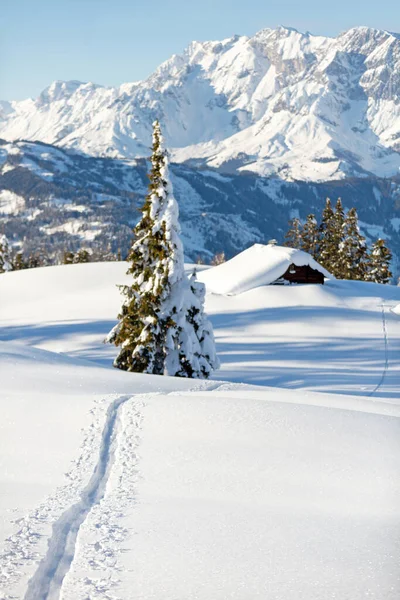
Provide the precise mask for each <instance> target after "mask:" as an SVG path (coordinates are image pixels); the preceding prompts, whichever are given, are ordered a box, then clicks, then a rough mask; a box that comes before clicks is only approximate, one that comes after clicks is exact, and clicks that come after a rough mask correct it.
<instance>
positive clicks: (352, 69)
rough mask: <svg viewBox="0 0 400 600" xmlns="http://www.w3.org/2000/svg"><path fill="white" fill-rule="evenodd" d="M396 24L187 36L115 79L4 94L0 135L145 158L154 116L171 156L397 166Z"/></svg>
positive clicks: (303, 173) (335, 173)
mask: <svg viewBox="0 0 400 600" xmlns="http://www.w3.org/2000/svg"><path fill="white" fill-rule="evenodd" d="M399 72H400V35H399V34H394V33H390V32H387V31H384V30H379V29H373V28H368V27H356V28H351V29H349V30H347V31H345V32H343V33H342V34H340V35H338V36H337V37H325V36H317V35H313V34H310V33H308V32H307V33H301V32H298V31H297V30H295V29H294V28H288V27H280V28H277V29H268V28H267V29H262V30H260V31H259V32H258V33H256V34H255V35H254V36H250V37H248V36H238V35H235V36H232V37H230V38H226V39H225V40H221V41H207V42H192V43H191V44H189V46H188V47H187V48H186V49H185V50H184V52H183V53H182V54H174V55H173V56H171V57H170V58H169V59H167V60H166V61H164V62H163V63H162V64H161V65H160V66H159V67H158V68H157V69H156V70H155V71H154V73H152V74H151V75H150V76H149V77H148V78H146V79H144V80H143V81H139V82H132V83H124V84H122V85H121V86H118V87H116V88H113V87H105V86H101V85H98V84H94V83H90V82H89V83H81V82H78V81H70V82H62V81H56V82H53V83H52V84H50V86H48V87H47V88H46V89H45V90H44V91H43V92H42V93H41V94H40V96H39V97H38V98H37V99H35V100H32V99H29V100H24V101H18V102H2V103H1V105H0V137H3V138H4V139H7V140H9V141H14V140H17V139H27V140H37V141H39V140H40V141H44V142H47V143H50V144H55V145H58V146H61V147H66V148H72V149H75V150H78V151H81V152H84V153H87V154H89V155H93V156H106V157H114V158H136V157H146V156H148V153H149V145H150V142H151V123H152V121H153V120H154V119H155V118H158V119H159V120H160V121H161V123H162V125H163V129H164V133H165V138H166V142H167V144H168V146H169V147H170V148H171V157H172V159H173V160H174V161H175V162H177V163H188V164H189V165H192V166H193V165H194V166H198V165H201V166H207V167H211V168H213V169H217V170H220V171H221V172H225V173H234V172H246V171H247V172H253V173H256V174H258V175H262V176H270V175H279V177H280V178H282V179H286V180H288V181H295V180H300V181H329V180H335V179H345V178H346V177H353V176H356V177H363V176H370V175H375V176H378V177H391V176H394V175H396V174H397V173H398V172H399V169H400V75H398V73H399Z"/></svg>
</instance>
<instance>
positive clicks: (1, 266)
mask: <svg viewBox="0 0 400 600" xmlns="http://www.w3.org/2000/svg"><path fill="white" fill-rule="evenodd" d="M11 270H12V261H11V251H10V245H9V243H8V239H7V238H6V236H5V235H0V273H6V272H7V271H11Z"/></svg>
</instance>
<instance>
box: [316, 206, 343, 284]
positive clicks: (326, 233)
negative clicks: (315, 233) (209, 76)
mask: <svg viewBox="0 0 400 600" xmlns="http://www.w3.org/2000/svg"><path fill="white" fill-rule="evenodd" d="M319 238H320V239H319V251H318V259H319V262H320V263H321V265H322V266H323V267H325V269H327V270H328V271H330V272H332V271H331V269H333V267H334V264H335V255H336V254H337V252H338V247H337V246H336V237H335V213H334V212H333V209H332V205H331V201H330V199H329V198H327V199H326V203H325V208H324V210H323V213H322V220H321V224H320V226H319ZM332 274H333V275H334V273H332Z"/></svg>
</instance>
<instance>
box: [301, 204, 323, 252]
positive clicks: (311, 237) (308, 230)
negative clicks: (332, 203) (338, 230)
mask: <svg viewBox="0 0 400 600" xmlns="http://www.w3.org/2000/svg"><path fill="white" fill-rule="evenodd" d="M318 244H319V232H318V223H317V219H316V218H315V215H312V214H311V215H308V217H307V219H306V222H305V223H304V226H303V231H302V233H301V249H302V250H304V252H308V253H309V254H311V256H312V257H313V258H314V259H315V260H318Z"/></svg>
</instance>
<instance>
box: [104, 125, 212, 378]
mask: <svg viewBox="0 0 400 600" xmlns="http://www.w3.org/2000/svg"><path fill="white" fill-rule="evenodd" d="M152 150H153V151H152V156H151V163H152V167H151V171H150V174H149V179H150V183H149V190H148V194H147V196H146V199H145V202H144V204H143V206H142V209H141V212H142V218H141V219H140V221H139V223H138V224H137V225H136V227H135V230H134V234H135V235H134V241H133V244H132V248H131V250H130V252H129V254H128V258H127V260H128V263H129V269H128V272H127V273H128V274H130V275H132V283H131V285H125V286H121V291H122V293H123V295H124V296H125V300H124V302H123V305H122V309H121V312H120V314H119V316H118V318H119V323H118V324H117V325H116V327H114V329H113V330H112V331H111V332H110V334H109V336H108V338H107V341H109V342H112V343H114V344H115V345H116V346H119V347H120V351H119V354H118V356H117V358H116V359H115V361H114V366H115V367H117V368H120V369H123V370H126V371H135V372H140V373H152V374H156V375H163V374H164V375H174V376H183V377H204V376H206V375H207V374H208V373H207V370H206V368H205V367H204V369H203V370H202V367H203V366H204V365H203V363H202V359H203V355H202V350H200V352H199V356H197V357H196V356H195V353H196V349H197V348H198V346H199V338H198V337H197V336H196V335H194V334H195V331H194V324H193V323H192V322H191V320H190V307H191V306H192V304H193V296H194V294H193V291H192V289H191V286H190V283H189V280H188V278H187V276H186V274H185V270H184V259H183V247H182V243H181V240H180V237H179V233H180V227H179V222H178V215H179V211H178V205H177V202H176V200H175V198H174V196H173V190H172V185H171V182H170V179H169V173H168V159H167V154H166V152H165V150H164V148H163V140H162V135H161V130H160V125H159V123H158V121H156V122H155V123H154V124H153V149H152ZM204 358H205V360H206V356H204ZM196 360H197V362H196ZM197 363H198V364H197ZM198 365H199V366H198Z"/></svg>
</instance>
